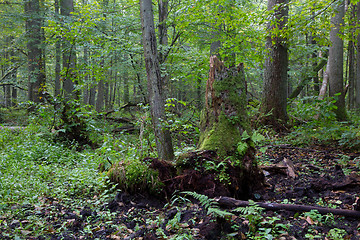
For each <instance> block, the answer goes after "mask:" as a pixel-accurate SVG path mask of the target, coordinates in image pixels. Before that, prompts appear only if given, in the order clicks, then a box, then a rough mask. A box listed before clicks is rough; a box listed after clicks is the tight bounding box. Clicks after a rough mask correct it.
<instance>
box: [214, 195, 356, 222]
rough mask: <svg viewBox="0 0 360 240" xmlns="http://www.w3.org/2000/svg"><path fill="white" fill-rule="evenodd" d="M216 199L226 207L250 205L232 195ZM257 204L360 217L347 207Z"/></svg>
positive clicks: (266, 207)
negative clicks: (231, 196)
mask: <svg viewBox="0 0 360 240" xmlns="http://www.w3.org/2000/svg"><path fill="white" fill-rule="evenodd" d="M215 201H217V202H218V203H219V205H220V206H225V207H247V206H249V202H248V201H241V200H237V199H235V198H230V197H219V198H216V199H215ZM256 205H258V206H259V207H262V208H265V209H266V210H271V211H278V210H287V211H293V212H309V211H311V210H317V211H318V212H319V213H321V214H328V213H332V214H334V215H340V216H345V217H355V218H360V211H354V210H347V209H333V208H325V207H316V206H309V205H298V204H280V203H263V202H256Z"/></svg>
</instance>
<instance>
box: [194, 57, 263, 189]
mask: <svg viewBox="0 0 360 240" xmlns="http://www.w3.org/2000/svg"><path fill="white" fill-rule="evenodd" d="M246 92H247V91H246V81H245V74H244V67H243V65H242V64H240V65H238V66H236V67H235V66H234V67H230V68H226V67H225V66H224V63H223V62H221V61H220V60H219V59H218V58H217V57H216V56H212V57H211V58H210V73H209V79H208V80H207V84H206V96H205V109H204V110H203V112H202V114H201V119H200V130H201V134H200V140H199V148H200V150H214V151H216V152H217V153H218V155H219V156H220V157H221V158H224V159H225V157H228V156H230V158H229V159H230V161H232V162H231V165H232V166H236V168H237V172H239V174H240V175H241V176H240V177H239V178H238V179H239V180H238V181H236V184H237V186H233V187H234V188H236V189H238V188H240V191H241V192H243V193H245V194H251V192H252V191H253V190H254V189H256V188H259V187H261V186H262V185H263V179H264V178H263V175H262V173H261V171H260V170H259V168H258V166H257V164H256V161H255V158H254V156H255V148H254V143H253V141H252V138H251V136H252V133H251V127H250V122H249V119H248V116H247V113H246V106H247V96H246ZM245 131H246V132H245ZM241 188H242V189H241Z"/></svg>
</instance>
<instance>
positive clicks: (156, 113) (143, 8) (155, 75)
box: [140, 0, 174, 160]
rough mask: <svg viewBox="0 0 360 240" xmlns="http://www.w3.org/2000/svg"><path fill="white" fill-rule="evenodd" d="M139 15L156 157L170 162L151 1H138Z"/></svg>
mask: <svg viewBox="0 0 360 240" xmlns="http://www.w3.org/2000/svg"><path fill="white" fill-rule="evenodd" d="M140 15H141V25H142V35H143V47H144V57H145V67H146V74H147V79H148V92H149V102H150V108H151V117H152V123H153V128H154V133H155V142H156V148H157V152H158V156H159V158H160V159H163V160H172V159H173V158H174V150H173V147H172V140H171V136H170V131H169V130H168V129H167V127H166V126H165V123H166V116H165V109H164V99H163V96H162V90H163V89H162V87H163V86H162V85H161V84H162V79H161V72H160V65H159V59H158V53H157V44H156V35H155V27H154V14H153V8H152V1H151V0H140Z"/></svg>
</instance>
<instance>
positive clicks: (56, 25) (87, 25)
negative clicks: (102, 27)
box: [45, 2, 105, 45]
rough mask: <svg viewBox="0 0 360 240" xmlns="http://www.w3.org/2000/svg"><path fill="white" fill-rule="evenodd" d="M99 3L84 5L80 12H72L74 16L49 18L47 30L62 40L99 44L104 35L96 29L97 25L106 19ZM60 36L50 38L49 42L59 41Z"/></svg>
mask: <svg viewBox="0 0 360 240" xmlns="http://www.w3.org/2000/svg"><path fill="white" fill-rule="evenodd" d="M104 20H105V19H104V17H103V16H102V14H101V11H100V8H99V4H98V3H96V2H93V3H91V4H86V5H82V7H81V8H79V9H78V12H74V13H72V16H70V17H66V16H59V19H58V20H55V19H50V20H48V26H47V27H45V30H46V31H47V32H48V34H49V35H52V36H59V37H61V38H62V40H67V41H69V42H70V43H72V44H77V45H83V44H87V43H90V42H92V43H94V44H97V43H99V42H100V41H101V40H102V36H101V35H100V34H99V32H98V31H97V29H96V26H97V25H98V24H99V23H100V22H101V21H104ZM58 40H59V39H58V38H50V39H48V41H49V42H55V41H58Z"/></svg>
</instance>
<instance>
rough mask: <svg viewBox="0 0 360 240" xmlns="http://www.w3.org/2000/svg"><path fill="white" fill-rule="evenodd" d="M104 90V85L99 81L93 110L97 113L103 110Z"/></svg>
mask: <svg viewBox="0 0 360 240" xmlns="http://www.w3.org/2000/svg"><path fill="white" fill-rule="evenodd" d="M104 90H105V84H104V81H103V80H102V79H101V80H100V82H99V83H98V91H97V97H96V106H95V110H96V111H97V112H101V111H102V110H104Z"/></svg>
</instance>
